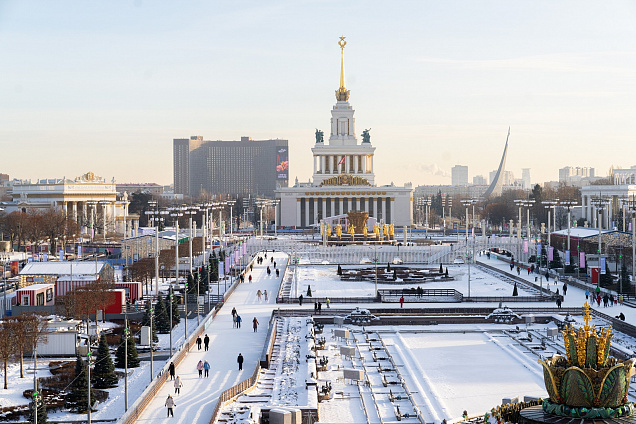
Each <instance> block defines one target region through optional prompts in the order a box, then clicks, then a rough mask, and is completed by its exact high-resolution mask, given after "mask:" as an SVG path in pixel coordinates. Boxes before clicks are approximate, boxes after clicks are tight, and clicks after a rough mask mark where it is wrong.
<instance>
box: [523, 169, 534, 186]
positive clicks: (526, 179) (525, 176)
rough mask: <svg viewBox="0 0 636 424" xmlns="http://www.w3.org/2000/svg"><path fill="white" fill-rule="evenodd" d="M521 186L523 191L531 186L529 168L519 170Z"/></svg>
mask: <svg viewBox="0 0 636 424" xmlns="http://www.w3.org/2000/svg"><path fill="white" fill-rule="evenodd" d="M521 185H522V186H523V188H524V189H526V190H527V189H529V188H531V186H532V182H531V181H530V168H521Z"/></svg>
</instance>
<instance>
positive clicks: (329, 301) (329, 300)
mask: <svg viewBox="0 0 636 424" xmlns="http://www.w3.org/2000/svg"><path fill="white" fill-rule="evenodd" d="M330 303H331V299H329V298H327V309H329V304H330Z"/></svg>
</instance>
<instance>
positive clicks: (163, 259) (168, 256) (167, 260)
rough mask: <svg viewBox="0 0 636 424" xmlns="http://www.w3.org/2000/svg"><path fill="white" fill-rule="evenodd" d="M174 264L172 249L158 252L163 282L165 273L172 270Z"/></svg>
mask: <svg viewBox="0 0 636 424" xmlns="http://www.w3.org/2000/svg"><path fill="white" fill-rule="evenodd" d="M174 263H175V258H174V249H163V250H162V251H161V252H159V266H160V267H161V268H163V272H164V275H163V277H164V282H165V272H166V271H167V270H169V269H170V268H172V267H173V266H174Z"/></svg>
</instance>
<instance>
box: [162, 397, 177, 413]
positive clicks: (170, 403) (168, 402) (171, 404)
mask: <svg viewBox="0 0 636 424" xmlns="http://www.w3.org/2000/svg"><path fill="white" fill-rule="evenodd" d="M165 406H166V407H167V408H168V415H167V416H166V418H169V417H173V418H174V412H172V409H173V408H174V407H175V406H177V404H176V403H174V399H173V398H172V395H168V399H166V403H165Z"/></svg>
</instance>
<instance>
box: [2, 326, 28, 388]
mask: <svg viewBox="0 0 636 424" xmlns="http://www.w3.org/2000/svg"><path fill="white" fill-rule="evenodd" d="M30 319H31V315H18V316H17V317H10V318H8V319H7V322H8V323H9V325H10V326H11V327H12V329H13V347H14V352H13V354H14V355H15V356H16V359H18V360H19V361H20V378H24V352H25V350H27V349H30V347H31V343H30V341H29V334H28V331H29V327H30V325H29V322H28V321H29V320H30Z"/></svg>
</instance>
